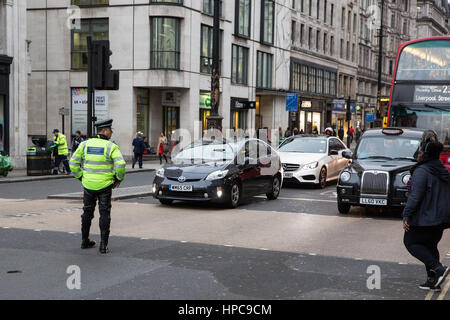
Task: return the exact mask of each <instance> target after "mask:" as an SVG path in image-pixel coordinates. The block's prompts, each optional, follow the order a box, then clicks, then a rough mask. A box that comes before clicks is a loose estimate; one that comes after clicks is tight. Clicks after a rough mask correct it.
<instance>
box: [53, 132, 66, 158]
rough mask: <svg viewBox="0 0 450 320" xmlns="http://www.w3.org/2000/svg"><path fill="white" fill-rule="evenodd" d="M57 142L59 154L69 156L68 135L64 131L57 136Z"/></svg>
mask: <svg viewBox="0 0 450 320" xmlns="http://www.w3.org/2000/svg"><path fill="white" fill-rule="evenodd" d="M55 144H56V146H57V147H58V155H59V156H67V155H68V154H69V149H68V148H67V139H66V136H65V135H63V134H62V133H60V134H58V135H57V136H55Z"/></svg>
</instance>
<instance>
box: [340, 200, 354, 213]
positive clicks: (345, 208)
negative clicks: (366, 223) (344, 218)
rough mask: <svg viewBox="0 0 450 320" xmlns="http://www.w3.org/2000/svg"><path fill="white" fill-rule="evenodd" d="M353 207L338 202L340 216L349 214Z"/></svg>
mask: <svg viewBox="0 0 450 320" xmlns="http://www.w3.org/2000/svg"><path fill="white" fill-rule="evenodd" d="M350 208H351V206H350V205H349V204H348V203H342V202H340V201H339V200H338V211H339V213H340V214H348V213H349V212H350Z"/></svg>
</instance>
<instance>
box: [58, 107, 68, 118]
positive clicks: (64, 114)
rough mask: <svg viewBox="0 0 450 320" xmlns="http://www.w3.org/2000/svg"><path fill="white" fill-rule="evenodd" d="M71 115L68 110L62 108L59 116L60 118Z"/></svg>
mask: <svg viewBox="0 0 450 320" xmlns="http://www.w3.org/2000/svg"><path fill="white" fill-rule="evenodd" d="M69 114H70V110H69V109H68V108H64V107H62V108H60V109H59V115H60V116H68V115H69Z"/></svg>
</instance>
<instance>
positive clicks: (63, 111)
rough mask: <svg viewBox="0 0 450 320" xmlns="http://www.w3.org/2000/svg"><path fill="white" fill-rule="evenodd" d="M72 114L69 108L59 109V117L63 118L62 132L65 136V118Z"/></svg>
mask: <svg viewBox="0 0 450 320" xmlns="http://www.w3.org/2000/svg"><path fill="white" fill-rule="evenodd" d="M69 114H70V110H69V109H68V108H64V107H62V108H60V109H59V115H60V116H61V120H62V127H61V130H62V133H63V134H65V132H64V131H65V130H64V122H65V121H64V117H65V116H68V115H69Z"/></svg>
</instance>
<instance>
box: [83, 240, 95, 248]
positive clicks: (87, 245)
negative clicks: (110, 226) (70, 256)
mask: <svg viewBox="0 0 450 320" xmlns="http://www.w3.org/2000/svg"><path fill="white" fill-rule="evenodd" d="M95 243H96V242H95V241H92V240H90V239H89V238H87V239H83V241H82V242H81V249H91V248H93V247H95Z"/></svg>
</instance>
